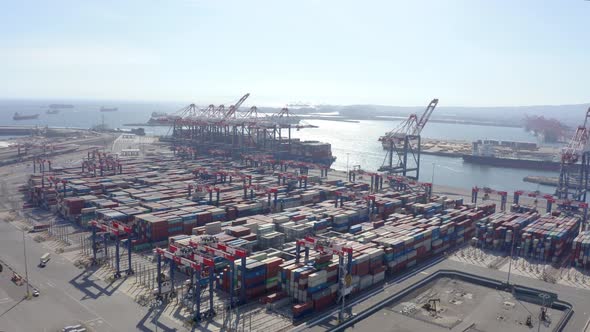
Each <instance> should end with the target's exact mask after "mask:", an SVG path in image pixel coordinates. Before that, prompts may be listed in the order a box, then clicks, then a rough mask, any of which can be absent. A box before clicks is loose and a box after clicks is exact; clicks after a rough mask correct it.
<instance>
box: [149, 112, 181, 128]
mask: <svg viewBox="0 0 590 332" xmlns="http://www.w3.org/2000/svg"><path fill="white" fill-rule="evenodd" d="M180 118H181V117H180V116H179V115H173V114H168V113H162V112H153V113H152V116H151V117H150V119H149V120H148V122H147V124H149V125H152V126H156V125H162V126H171V125H173V124H174V121H176V120H178V119H180Z"/></svg>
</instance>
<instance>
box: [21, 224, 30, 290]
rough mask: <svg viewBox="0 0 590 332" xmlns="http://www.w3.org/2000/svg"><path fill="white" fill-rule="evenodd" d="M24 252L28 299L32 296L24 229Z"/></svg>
mask: <svg viewBox="0 0 590 332" xmlns="http://www.w3.org/2000/svg"><path fill="white" fill-rule="evenodd" d="M23 252H24V255H25V281H26V283H27V299H28V298H29V297H30V296H31V293H30V292H29V269H28V268H27V243H26V242H25V230H24V229H23Z"/></svg>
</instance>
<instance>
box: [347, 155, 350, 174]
mask: <svg viewBox="0 0 590 332" xmlns="http://www.w3.org/2000/svg"><path fill="white" fill-rule="evenodd" d="M348 156H350V152H346V176H347V177H348V176H349V175H350V174H349V173H348Z"/></svg>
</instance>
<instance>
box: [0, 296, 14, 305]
mask: <svg viewBox="0 0 590 332" xmlns="http://www.w3.org/2000/svg"><path fill="white" fill-rule="evenodd" d="M11 301H12V299H11V298H9V297H5V298H3V299H0V304H1V303H8V302H11Z"/></svg>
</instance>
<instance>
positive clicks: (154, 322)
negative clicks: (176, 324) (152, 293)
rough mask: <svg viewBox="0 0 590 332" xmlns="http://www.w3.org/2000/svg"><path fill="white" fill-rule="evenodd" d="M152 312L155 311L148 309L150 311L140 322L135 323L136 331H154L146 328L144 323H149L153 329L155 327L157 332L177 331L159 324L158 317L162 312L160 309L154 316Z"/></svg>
mask: <svg viewBox="0 0 590 332" xmlns="http://www.w3.org/2000/svg"><path fill="white" fill-rule="evenodd" d="M154 311H156V309H155V308H150V310H149V311H148V312H147V313H146V314H145V315H144V316H143V317H142V318H141V320H140V321H139V323H137V325H135V327H136V328H137V330H138V331H143V332H148V331H149V332H152V331H154V330H155V329H152V328H150V327H148V326H146V323H147V322H149V323H151V325H153V326H154V328H155V327H156V326H157V327H158V331H160V330H161V331H165V332H166V331H178V330H177V329H175V328H174V329H171V328H169V327H167V326H165V325H164V324H162V323H160V322H159V320H160V316H162V311H163V310H161V309H158V311H157V313H155V315H154Z"/></svg>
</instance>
